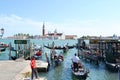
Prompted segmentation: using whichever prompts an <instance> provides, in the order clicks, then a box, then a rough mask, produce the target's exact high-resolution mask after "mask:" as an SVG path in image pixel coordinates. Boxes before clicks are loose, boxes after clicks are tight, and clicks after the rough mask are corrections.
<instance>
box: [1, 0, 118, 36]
mask: <svg viewBox="0 0 120 80" xmlns="http://www.w3.org/2000/svg"><path fill="white" fill-rule="evenodd" d="M119 4H120V0H1V1H0V26H1V27H0V28H2V27H3V28H4V29H5V34H4V37H6V36H12V35H14V34H17V33H29V34H33V35H38V34H39V35H41V34H42V32H41V31H42V25H43V22H44V23H45V28H46V32H53V31H54V30H55V29H57V31H58V32H63V33H64V34H75V35H78V37H81V36H83V35H91V36H100V35H102V36H111V35H113V34H116V35H118V36H120V31H119V30H120V10H119V9H120V5H119Z"/></svg>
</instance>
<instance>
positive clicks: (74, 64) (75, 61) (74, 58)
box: [72, 53, 80, 71]
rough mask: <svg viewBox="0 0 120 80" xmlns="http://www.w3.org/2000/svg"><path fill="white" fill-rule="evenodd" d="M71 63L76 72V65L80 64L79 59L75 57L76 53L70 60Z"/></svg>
mask: <svg viewBox="0 0 120 80" xmlns="http://www.w3.org/2000/svg"><path fill="white" fill-rule="evenodd" d="M72 62H73V68H74V71H76V69H77V71H78V63H80V59H79V57H78V56H77V54H76V53H75V55H74V56H73V58H72Z"/></svg>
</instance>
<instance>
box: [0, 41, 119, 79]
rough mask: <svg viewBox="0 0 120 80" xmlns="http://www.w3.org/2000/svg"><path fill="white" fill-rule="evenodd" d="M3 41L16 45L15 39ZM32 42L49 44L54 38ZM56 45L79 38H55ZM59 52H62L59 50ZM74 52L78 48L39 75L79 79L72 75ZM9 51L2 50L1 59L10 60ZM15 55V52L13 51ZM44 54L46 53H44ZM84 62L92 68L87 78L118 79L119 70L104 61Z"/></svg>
mask: <svg viewBox="0 0 120 80" xmlns="http://www.w3.org/2000/svg"><path fill="white" fill-rule="evenodd" d="M0 41H1V42H5V43H7V44H9V43H10V42H11V43H12V45H13V46H14V44H13V43H14V40H12V39H10V40H8V39H6V40H3V39H1V40H0ZM31 42H32V43H35V44H37V45H41V46H43V45H48V43H52V42H53V40H35V39H32V40H31ZM54 42H55V45H64V44H65V43H68V44H69V45H73V44H76V43H77V40H55V41H54ZM45 52H46V53H48V56H49V53H50V50H49V49H47V48H44V53H45ZM57 52H62V51H60V50H58V51H57ZM74 53H77V49H76V48H74V49H71V50H69V51H68V52H67V53H64V54H63V55H64V62H63V63H62V64H61V65H60V66H57V67H53V65H51V66H50V69H49V71H48V72H47V73H44V72H41V73H39V76H40V77H41V76H42V77H45V78H46V79H47V80H78V79H77V78H76V77H75V76H74V75H72V72H71V67H70V65H71V63H72V62H71V58H72V56H73V55H74ZM8 54H9V51H8V50H6V51H5V52H2V53H1V54H0V60H8V59H9V56H8ZM13 55H14V53H13ZM43 55H44V54H43ZM81 61H82V63H83V64H84V66H85V67H86V68H89V69H90V73H89V77H88V78H87V80H118V73H117V72H110V71H109V70H107V69H106V66H105V64H104V62H100V64H99V65H95V64H93V63H89V62H87V61H84V60H82V59H81Z"/></svg>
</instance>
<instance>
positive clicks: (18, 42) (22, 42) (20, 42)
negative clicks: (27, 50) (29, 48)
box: [14, 40, 29, 44]
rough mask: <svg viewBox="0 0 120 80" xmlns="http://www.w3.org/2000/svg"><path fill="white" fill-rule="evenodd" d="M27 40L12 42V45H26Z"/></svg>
mask: <svg viewBox="0 0 120 80" xmlns="http://www.w3.org/2000/svg"><path fill="white" fill-rule="evenodd" d="M28 41H29V40H14V44H27V43H28Z"/></svg>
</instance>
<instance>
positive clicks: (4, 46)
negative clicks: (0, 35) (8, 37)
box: [0, 42, 9, 48]
mask: <svg viewBox="0 0 120 80" xmlns="http://www.w3.org/2000/svg"><path fill="white" fill-rule="evenodd" d="M7 47H9V45H8V44H5V43H3V42H0V48H7Z"/></svg>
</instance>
